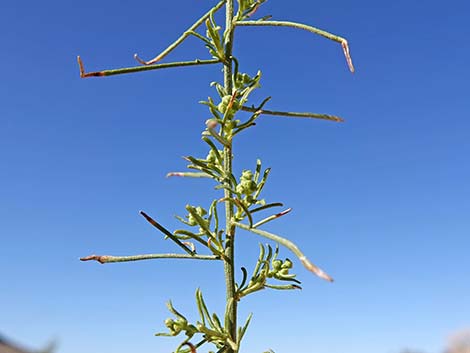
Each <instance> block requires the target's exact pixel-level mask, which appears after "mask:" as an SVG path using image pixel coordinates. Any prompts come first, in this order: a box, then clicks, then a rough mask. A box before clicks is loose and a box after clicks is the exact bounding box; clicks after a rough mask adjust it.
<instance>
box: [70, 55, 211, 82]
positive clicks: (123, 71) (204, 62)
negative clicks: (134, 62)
mask: <svg viewBox="0 0 470 353" xmlns="http://www.w3.org/2000/svg"><path fill="white" fill-rule="evenodd" d="M77 61H78V65H79V67H80V77H81V78H85V77H103V76H113V75H122V74H130V73H132V72H139V71H150V70H158V69H168V68H171V67H181V66H196V65H210V64H218V63H219V62H220V60H218V59H211V60H199V59H196V60H193V61H179V62H173V63H166V64H157V65H150V66H134V67H124V68H120V69H113V70H103V71H95V72H85V67H84V65H83V61H82V59H81V58H80V56H77Z"/></svg>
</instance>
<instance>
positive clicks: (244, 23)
mask: <svg viewBox="0 0 470 353" xmlns="http://www.w3.org/2000/svg"><path fill="white" fill-rule="evenodd" d="M235 25H236V26H275V27H293V28H298V29H303V30H306V31H309V32H312V33H315V34H318V35H320V36H322V37H325V38H328V39H330V40H333V41H335V42H338V43H341V46H342V47H343V52H344V56H345V57H346V62H347V63H348V67H349V70H350V71H351V72H354V65H353V63H352V59H351V55H350V54H349V45H348V41H347V40H346V39H345V38H343V37H340V36H337V35H335V34H332V33H329V32H326V31H324V30H321V29H319V28H315V27H312V26H309V25H305V24H303V23H297V22H290V21H236V22H235Z"/></svg>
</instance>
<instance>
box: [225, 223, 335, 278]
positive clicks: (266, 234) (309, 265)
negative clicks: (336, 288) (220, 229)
mask: <svg viewBox="0 0 470 353" xmlns="http://www.w3.org/2000/svg"><path fill="white" fill-rule="evenodd" d="M233 224H234V225H235V226H237V227H239V228H241V229H245V230H248V231H250V232H252V233H255V234H257V235H261V236H262V237H265V238H268V239H271V240H274V241H275V242H278V243H279V244H281V245H283V246H285V247H286V248H288V249H289V250H290V251H292V252H293V253H294V254H295V256H297V257H298V258H299V260H300V262H302V265H304V267H305V268H306V269H307V270H309V271H311V272H313V273H314V274H316V275H317V276H318V277H320V278H323V279H325V280H327V281H329V282H333V278H331V277H330V276H329V275H328V274H326V273H325V272H324V271H323V270H322V269H320V268H319V267H317V266H315V265H314V264H313V263H311V262H310V260H309V259H307V257H306V256H305V255H304V253H303V252H302V251H300V249H299V248H298V247H297V245H295V244H294V243H293V242H291V241H290V240H288V239H286V238H283V237H280V236H279V235H276V234H273V233H270V232H266V231H265V230H260V229H254V228H250V227H249V226H247V225H246V224H243V223H238V222H234V223H233Z"/></svg>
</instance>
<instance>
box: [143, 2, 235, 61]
mask: <svg viewBox="0 0 470 353" xmlns="http://www.w3.org/2000/svg"><path fill="white" fill-rule="evenodd" d="M226 1H227V0H222V1H221V2H219V3H218V4H217V5H215V6H214V7H213V8H212V9H210V11H208V12H206V13H205V14H204V15H203V16H202V17H201V18H200V19H199V20H197V21H196V22H194V24H193V25H192V26H191V27H189V28H188V29H187V30H186V32H184V33H183V34H182V35H181V36H180V37H179V38H178V39H177V40H175V41H174V42H173V43H172V44H170V46H169V47H168V48H166V49H165V50H164V51H162V52H161V53H160V54H158V55H157V56H156V57H155V58H153V59H152V60H149V61H144V60H142V59H140V58H139V56H138V55H137V54H134V59H135V60H137V61H138V62H139V63H141V64H142V65H151V64H154V63H156V62H157V61H160V60H162V59H163V58H164V57H165V56H167V55H168V54H169V53H171V52H172V51H173V50H174V49H175V48H176V47H177V46H178V45H180V44H181V43H182V42H183V41H184V40H185V39H186V38H187V37H189V36H190V35H191V32H193V31H195V30H196V29H197V28H198V27H199V26H200V25H202V24H203V23H204V21H205V20H207V19H208V18H209V16H210V15H211V13H215V12H216V11H217V10H219V9H220V8H221V7H222V6H224V4H225V2H226Z"/></svg>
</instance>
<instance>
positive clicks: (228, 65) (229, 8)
mask: <svg viewBox="0 0 470 353" xmlns="http://www.w3.org/2000/svg"><path fill="white" fill-rule="evenodd" d="M233 15H234V0H227V3H226V12H225V16H226V19H225V33H226V37H225V38H226V40H225V62H224V86H225V90H226V91H227V94H230V95H231V94H232V93H233V92H232V91H233V78H232V48H233V32H234V26H233ZM224 171H225V173H226V175H230V174H231V173H232V140H231V139H230V140H229V142H228V144H227V145H226V146H225V147H224ZM231 198H232V193H231V192H230V191H229V190H227V189H225V199H226V200H227V201H225V226H226V243H225V261H224V272H225V285H226V291H227V294H226V295H227V308H226V312H225V318H226V324H227V327H226V329H227V330H228V331H229V332H230V335H231V338H232V340H233V341H234V342H236V341H237V300H236V298H235V256H234V250H235V249H234V248H235V225H234V224H233V222H234V219H233V214H234V210H233V205H232V204H231V203H230V202H229V201H228V200H229V199H231ZM225 352H226V353H237V352H238V348H237V350H234V349H232V348H231V347H227V349H226V350H225Z"/></svg>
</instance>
